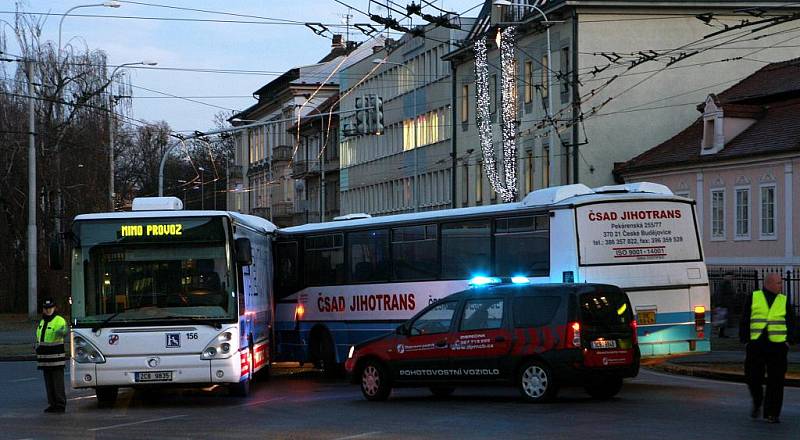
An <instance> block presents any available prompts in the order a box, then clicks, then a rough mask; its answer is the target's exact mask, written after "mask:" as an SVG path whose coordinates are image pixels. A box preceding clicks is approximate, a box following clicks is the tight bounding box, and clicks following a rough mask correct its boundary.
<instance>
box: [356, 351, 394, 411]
mask: <svg viewBox="0 0 800 440" xmlns="http://www.w3.org/2000/svg"><path fill="white" fill-rule="evenodd" d="M391 392H392V387H391V385H390V384H389V374H388V373H387V372H386V368H384V366H383V365H382V364H380V363H378V362H376V361H367V364H366V365H364V369H363V370H361V393H363V394H364V397H365V398H366V399H367V400H370V401H379V400H386V399H388V398H389V394H390V393H391Z"/></svg>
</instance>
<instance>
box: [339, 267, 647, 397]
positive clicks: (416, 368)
mask: <svg viewBox="0 0 800 440" xmlns="http://www.w3.org/2000/svg"><path fill="white" fill-rule="evenodd" d="M509 281H510V280H509ZM473 286H474V287H473V288H471V289H468V290H465V291H462V292H459V293H455V294H453V295H450V296H448V297H445V298H443V299H441V300H439V301H437V302H435V303H433V304H431V305H430V306H428V307H427V308H425V309H424V310H422V311H421V312H420V313H418V314H417V315H415V316H414V317H413V318H411V319H409V320H408V321H406V322H405V323H403V324H402V325H400V326H399V327H398V328H397V330H396V331H395V333H393V334H389V335H386V336H383V337H380V338H378V339H374V340H371V341H367V342H364V343H362V344H359V345H357V346H353V347H351V348H350V353H349V356H348V359H347V362H346V363H345V368H346V369H347V372H348V374H349V375H350V378H351V380H352V382H353V383H360V384H361V391H362V392H363V394H364V397H366V398H367V399H368V400H384V399H386V398H388V397H389V394H390V393H391V390H392V388H394V387H429V388H430V390H431V392H432V393H433V394H434V395H436V396H447V395H450V394H452V393H453V391H454V390H455V387H460V386H470V385H500V384H506V385H514V386H516V387H518V389H519V391H520V393H521V394H522V397H523V398H524V399H525V400H527V401H530V402H544V401H549V400H552V399H553V398H555V396H556V393H557V392H558V389H559V387H560V386H562V385H578V386H583V387H585V389H586V391H587V392H588V393H589V394H590V395H591V396H593V397H596V398H610V397H612V396H614V395H616V394H617V393H618V392H619V390H620V389H621V388H622V380H623V378H626V377H635V376H636V375H637V374H638V372H639V359H640V353H639V347H638V345H637V340H636V321H635V320H634V317H633V312H632V310H631V303H630V301H629V299H628V297H627V295H626V294H625V292H623V291H622V290H620V289H619V288H618V287H616V286H611V285H605V284H536V285H534V284H530V283H529V281H528V280H527V279H526V278H525V277H515V278H514V279H513V282H505V280H501V279H499V278H491V277H478V278H476V279H475V280H474V281H473Z"/></svg>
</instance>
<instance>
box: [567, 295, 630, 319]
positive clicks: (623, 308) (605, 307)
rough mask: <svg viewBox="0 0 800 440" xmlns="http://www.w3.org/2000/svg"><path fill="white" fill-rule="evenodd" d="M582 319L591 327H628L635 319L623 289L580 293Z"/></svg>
mask: <svg viewBox="0 0 800 440" xmlns="http://www.w3.org/2000/svg"><path fill="white" fill-rule="evenodd" d="M579 298H580V310H581V321H582V322H583V324H584V325H587V326H590V327H627V326H629V325H630V323H631V321H633V312H632V311H631V310H630V308H631V307H630V305H629V304H628V299H627V296H626V295H625V293H624V292H622V291H621V290H611V289H597V290H592V291H591V292H588V293H583V294H581V295H580V297H579Z"/></svg>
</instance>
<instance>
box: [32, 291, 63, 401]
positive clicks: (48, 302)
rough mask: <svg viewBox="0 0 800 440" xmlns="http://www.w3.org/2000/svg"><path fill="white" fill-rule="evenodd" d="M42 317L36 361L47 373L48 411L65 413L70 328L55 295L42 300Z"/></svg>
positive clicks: (45, 377)
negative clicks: (66, 343) (66, 345)
mask: <svg viewBox="0 0 800 440" xmlns="http://www.w3.org/2000/svg"><path fill="white" fill-rule="evenodd" d="M42 311H43V313H42V320H41V321H39V326H38V327H37V328H36V362H37V367H38V368H39V369H40V370H42V373H43V374H44V384H45V388H46V389H47V403H49V404H50V406H48V407H47V409H45V410H44V412H47V413H63V412H64V411H65V409H66V407H67V396H66V392H65V391H64V362H65V360H66V354H65V352H64V337H65V336H66V335H67V331H68V330H69V329H68V327H67V321H66V320H64V318H62V317H61V316H59V315H56V303H55V301H53V300H52V299H51V298H47V299H45V300H44V301H43V302H42Z"/></svg>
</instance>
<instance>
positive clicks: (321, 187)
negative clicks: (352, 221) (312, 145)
mask: <svg viewBox="0 0 800 440" xmlns="http://www.w3.org/2000/svg"><path fill="white" fill-rule="evenodd" d="M319 145H320V162H319V168H320V170H319V174H320V178H319V221H320V223H322V222H324V221H325V153H326V151H325V148H326V143H325V120H324V119H323V120H320V123H319Z"/></svg>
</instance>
